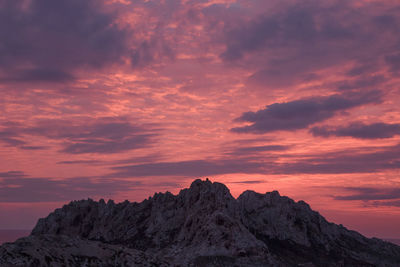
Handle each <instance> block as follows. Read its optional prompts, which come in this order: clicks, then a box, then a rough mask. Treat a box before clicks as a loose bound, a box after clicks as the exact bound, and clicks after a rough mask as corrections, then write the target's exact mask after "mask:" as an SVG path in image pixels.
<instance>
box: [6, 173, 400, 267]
mask: <svg viewBox="0 0 400 267" xmlns="http://www.w3.org/2000/svg"><path fill="white" fill-rule="evenodd" d="M65 247H68V249H65ZM38 248H40V250H39V251H38V250H37V249H38ZM77 252H79V253H78V254H77ZM76 255H78V257H76ZM46 260H47V261H46ZM48 261H50V262H57V263H59V262H64V263H63V264H65V262H68V264H70V265H65V266H400V264H399V263H400V247H399V246H396V245H394V244H391V243H388V242H385V241H382V240H379V239H368V238H366V237H364V236H362V235H360V234H358V233H357V232H354V231H349V230H347V229H346V228H345V227H343V226H339V225H336V224H333V223H330V222H327V221H326V220H325V219H324V218H323V217H322V216H321V215H320V214H318V213H317V212H315V211H313V210H311V208H310V207H309V205H308V204H306V203H305V202H303V201H299V202H295V201H293V200H291V199H290V198H288V197H283V196H280V195H279V193H278V192H277V191H273V192H271V193H266V194H259V193H256V192H253V191H246V192H244V193H242V194H241V195H240V196H239V197H238V199H234V198H233V197H232V195H231V194H230V192H229V190H228V188H227V187H226V186H225V185H223V184H220V183H212V182H211V181H209V180H208V179H207V180H206V181H201V180H196V181H194V182H193V183H192V185H191V186H190V188H188V189H184V190H181V191H180V193H179V194H178V195H176V196H175V195H173V194H171V193H169V192H166V193H157V194H155V195H154V196H153V197H150V198H149V199H146V200H144V201H143V202H141V203H130V202H128V201H125V202H122V203H118V204H115V203H114V202H113V201H108V202H107V203H105V201H104V200H100V201H99V202H96V201H93V200H90V199H88V200H81V201H73V202H71V203H69V204H68V205H65V206H63V207H62V208H61V209H56V210H55V211H54V212H52V213H51V214H50V215H49V216H48V217H46V218H43V219H39V221H38V223H37V225H36V226H35V228H34V229H33V231H32V233H31V235H30V236H29V237H26V238H22V239H19V240H17V241H16V242H15V243H7V244H5V245H3V246H2V247H0V265H1V264H2V265H1V266H3V265H4V266H6V264H20V266H29V264H32V262H35V264H36V265H32V266H48V265H46V264H47V263H48ZM24 264H25V265H24ZM84 264H86V265H84ZM54 266H57V265H54Z"/></svg>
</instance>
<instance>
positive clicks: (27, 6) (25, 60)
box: [0, 0, 128, 82]
mask: <svg viewBox="0 0 400 267" xmlns="http://www.w3.org/2000/svg"><path fill="white" fill-rule="evenodd" d="M116 16H117V14H116V13H115V12H111V11H109V10H107V8H106V6H105V5H104V2H103V1H95V0H86V1H80V0H69V1H58V2H57V3H56V2H54V1H51V0H34V1H0V25H1V26H0V71H1V72H2V73H1V74H2V75H1V76H0V80H1V81H3V82H5V81H24V82H35V81H49V82H66V81H69V80H71V79H73V78H74V74H73V73H74V72H75V70H76V69H79V68H94V69H99V68H102V67H104V66H105V65H107V64H109V63H116V62H120V61H121V60H122V58H123V56H124V55H125V54H126V53H127V52H128V47H127V34H128V32H127V31H126V30H124V29H121V28H120V27H118V26H117V25H116V24H115V19H116Z"/></svg>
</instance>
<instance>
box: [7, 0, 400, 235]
mask: <svg viewBox="0 0 400 267" xmlns="http://www.w3.org/2000/svg"><path fill="white" fill-rule="evenodd" d="M399 32H400V3H399V1H397V0H393V1H391V0H386V1H383V0H363V1H361V0H334V1H331V0H326V1H319V0H284V1H282V0H269V1H265V0H165V1H163V0H154V1H153V0H142V1H139V0H84V1H82V0H60V1H53V0H0V214H1V220H0V229H31V228H32V227H33V226H34V225H35V223H36V221H37V219H38V218H40V217H44V216H46V215H47V214H48V213H49V212H50V211H52V210H53V209H55V208H57V207H61V206H62V205H63V204H65V203H68V202H69V201H71V200H76V199H86V198H88V197H90V198H93V199H96V200H98V199H100V198H104V199H106V200H107V199H110V198H111V199H114V200H116V201H123V200H125V199H128V200H130V201H142V200H143V199H145V198H148V197H149V196H151V195H153V194H154V193H155V192H165V191H170V192H172V193H174V194H177V193H179V190H180V189H182V188H185V187H188V186H189V185H190V183H191V182H192V181H193V180H194V179H198V178H202V179H205V178H206V177H209V178H210V179H211V180H212V181H217V182H222V183H225V184H226V185H227V186H228V187H229V188H230V190H231V193H232V194H233V195H234V196H235V197H237V196H239V195H240V193H241V192H243V191H245V190H255V191H257V192H260V193H265V192H270V191H273V190H278V191H279V192H280V194H281V195H286V196H289V197H291V198H293V199H295V200H296V201H298V200H304V201H306V202H307V203H309V204H310V205H311V207H312V208H313V209H314V210H317V211H319V212H320V213H321V214H322V215H323V216H325V217H326V218H327V219H328V220H329V221H333V222H335V223H341V224H343V225H344V226H346V227H348V228H349V229H353V230H357V231H359V232H361V233H362V234H364V235H367V236H376V237H382V238H400V228H399V227H398V225H399V223H400V108H399V103H400V90H399V85H400V78H399V77H400V75H399V74H400V34H399Z"/></svg>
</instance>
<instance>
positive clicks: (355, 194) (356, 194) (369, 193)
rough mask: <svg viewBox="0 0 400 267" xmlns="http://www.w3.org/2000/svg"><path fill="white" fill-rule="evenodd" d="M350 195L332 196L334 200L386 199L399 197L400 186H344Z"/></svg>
mask: <svg viewBox="0 0 400 267" xmlns="http://www.w3.org/2000/svg"><path fill="white" fill-rule="evenodd" d="M342 189H343V190H345V191H349V192H352V194H350V195H345V196H334V199H336V200H364V201H370V200H386V199H398V198H400V188H375V187H344V188H342Z"/></svg>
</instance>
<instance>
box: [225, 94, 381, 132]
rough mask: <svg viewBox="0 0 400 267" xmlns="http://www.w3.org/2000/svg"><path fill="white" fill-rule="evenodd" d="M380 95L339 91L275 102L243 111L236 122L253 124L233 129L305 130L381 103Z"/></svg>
mask: <svg viewBox="0 0 400 267" xmlns="http://www.w3.org/2000/svg"><path fill="white" fill-rule="evenodd" d="M381 97H382V93H381V92H380V91H377V90H373V91H368V92H366V93H360V92H358V93H349V94H341V95H338V94H336V95H332V96H329V97H314V98H306V99H300V100H294V101H291V102H286V103H275V104H271V105H268V106H267V107H266V108H265V109H262V110H259V111H257V112H252V111H249V112H245V113H243V114H242V116H240V117H239V118H237V119H236V121H238V122H249V123H251V125H247V126H242V127H236V128H232V129H231V131H232V132H236V133H255V134H263V133H268V132H273V131H280V130H284V131H291V130H298V129H304V128H307V127H308V126H310V125H312V124H314V123H316V122H321V121H324V120H326V119H328V118H331V117H333V116H334V115H335V114H336V112H338V111H343V110H347V109H350V108H354V107H357V106H361V105H365V104H370V103H379V102H380V101H381Z"/></svg>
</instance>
